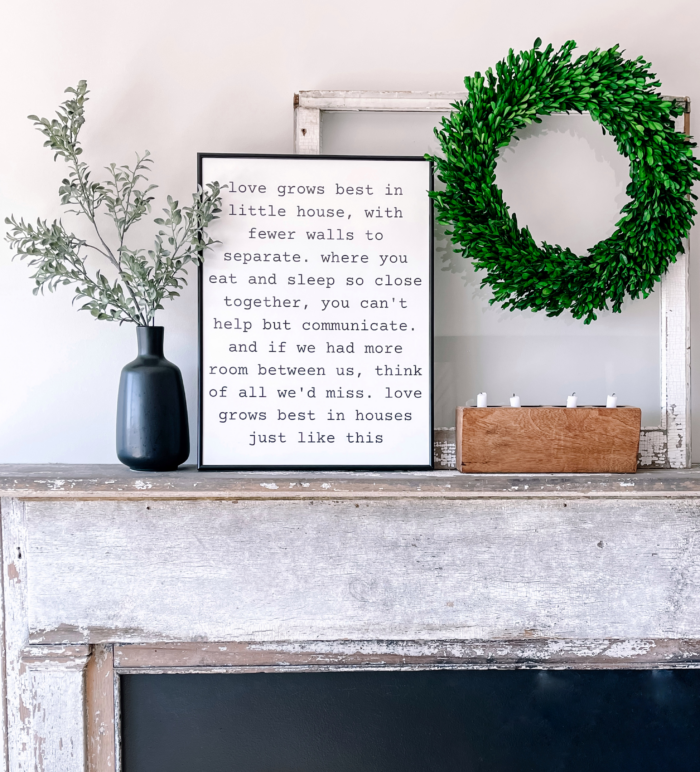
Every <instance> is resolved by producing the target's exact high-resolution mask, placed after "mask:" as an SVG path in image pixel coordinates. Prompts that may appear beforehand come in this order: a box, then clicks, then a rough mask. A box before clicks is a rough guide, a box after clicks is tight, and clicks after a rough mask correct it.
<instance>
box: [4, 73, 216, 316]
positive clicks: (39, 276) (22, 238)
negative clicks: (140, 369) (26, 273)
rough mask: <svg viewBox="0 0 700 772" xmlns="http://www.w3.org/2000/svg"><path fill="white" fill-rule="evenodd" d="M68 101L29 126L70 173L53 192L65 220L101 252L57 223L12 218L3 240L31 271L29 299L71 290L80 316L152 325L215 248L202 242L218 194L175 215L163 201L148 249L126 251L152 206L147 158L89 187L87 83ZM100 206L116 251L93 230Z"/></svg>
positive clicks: (206, 193) (210, 192) (211, 190)
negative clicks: (91, 268) (76, 222)
mask: <svg viewBox="0 0 700 772" xmlns="http://www.w3.org/2000/svg"><path fill="white" fill-rule="evenodd" d="M66 93H68V94H71V97H69V98H68V99H67V100H66V101H65V102H64V103H63V104H61V105H60V106H59V109H58V111H57V112H56V118H53V119H52V120H49V119H47V118H38V117H37V116H36V115H30V116H29V119H30V120H31V121H33V122H34V125H35V127H36V128H37V129H38V130H39V131H40V132H41V133H42V134H43V135H44V136H45V137H46V141H45V142H44V146H45V147H50V148H51V149H52V150H53V151H54V160H56V159H58V158H59V157H61V158H63V160H64V161H65V162H66V163H67V164H68V166H69V172H68V177H67V178H66V179H64V180H63V181H62V184H61V186H60V188H59V196H60V200H61V204H63V205H64V206H67V207H71V208H69V209H67V211H68V212H70V213H72V214H75V215H78V216H81V215H82V216H85V217H86V218H87V219H88V221H89V222H90V224H91V226H92V228H93V230H94V232H95V235H96V236H97V239H98V241H99V245H100V246H98V245H95V244H90V243H88V242H87V241H86V240H84V239H80V238H78V237H77V236H75V235H74V234H72V233H70V232H68V231H67V230H66V229H65V228H64V226H63V223H62V222H60V221H58V220H57V221H55V222H53V223H52V224H51V225H49V224H48V223H47V222H46V221H41V220H38V221H37V224H36V226H33V225H31V224H29V223H25V221H24V220H22V219H20V220H17V219H16V218H15V217H14V216H11V217H8V218H6V219H5V222H6V224H7V225H9V226H10V229H9V231H8V232H7V234H6V237H5V238H6V240H7V241H8V242H9V244H10V245H11V247H12V249H13V251H14V252H15V257H19V258H20V259H25V258H28V262H29V264H30V265H31V266H33V267H36V272H35V273H34V274H33V276H32V278H33V279H34V281H35V284H36V286H35V288H34V293H35V294H36V293H37V292H39V291H42V292H43V290H44V288H48V289H49V290H50V291H53V290H54V289H55V288H56V287H57V286H59V285H62V284H73V285H75V298H74V300H75V299H77V298H81V299H84V300H86V302H85V303H84V304H83V305H82V306H81V310H88V311H90V313H91V314H92V315H93V316H95V317H96V318H98V319H107V320H109V321H117V322H119V323H120V324H122V323H123V322H134V323H135V324H138V325H143V326H147V325H152V324H153V323H154V317H155V313H156V311H158V310H160V309H162V308H163V306H162V301H163V300H164V299H172V298H174V297H177V296H178V294H179V293H178V290H179V289H181V288H182V287H183V286H184V285H185V284H186V283H187V282H186V279H185V277H184V275H183V269H184V268H185V266H186V265H187V264H188V263H195V264H196V263H198V262H199V261H200V260H201V255H202V253H203V252H204V250H206V249H208V248H209V247H211V246H212V245H213V244H214V243H215V242H214V241H213V240H212V239H210V238H208V237H207V236H206V228H207V227H208V226H209V225H210V223H211V222H212V221H213V220H215V219H216V218H217V216H218V214H219V213H220V211H221V208H220V205H221V198H220V186H219V185H218V184H217V183H213V184H210V185H208V186H207V189H206V190H203V189H201V188H200V189H198V191H197V193H196V194H194V196H193V200H192V206H190V207H180V205H179V204H178V202H177V201H175V200H174V199H172V198H171V197H170V196H168V197H167V202H168V206H167V207H166V208H165V209H164V210H163V211H164V212H165V215H166V217H165V218H162V217H157V218H155V219H154V222H155V224H156V225H158V226H159V230H158V231H157V233H156V236H155V244H154V248H153V249H151V250H144V249H142V248H137V249H134V248H132V247H130V246H129V245H128V244H127V243H126V236H127V234H128V232H129V230H130V228H131V227H132V226H133V225H134V224H135V223H137V222H139V221H140V220H141V219H143V217H144V216H145V215H147V214H149V213H150V211H151V202H152V201H153V200H154V197H153V196H152V195H150V193H151V191H153V190H154V189H155V188H156V185H153V184H148V173H149V172H150V168H151V164H152V159H151V158H150V154H149V152H148V151H146V152H145V153H144V154H143V155H141V156H139V155H138V154H137V155H136V163H135V164H134V166H133V168H132V167H129V166H128V165H123V166H117V165H116V164H110V165H109V166H108V167H107V172H108V173H109V178H108V179H107V180H106V181H105V182H94V181H92V180H91V172H90V169H89V167H88V165H87V164H86V163H85V162H84V161H83V160H81V158H80V156H81V155H82V153H83V149H82V147H81V145H80V141H79V137H80V129H81V128H82V126H83V124H84V123H85V102H86V101H87V94H88V93H89V92H88V90H87V83H86V82H85V81H80V82H79V83H78V85H77V87H76V88H68V89H66ZM103 205H104V207H105V209H106V213H107V215H108V216H109V218H110V219H111V221H112V224H113V227H114V231H115V237H114V239H113V240H112V241H113V243H114V247H112V246H110V239H109V238H108V237H106V236H105V235H103V232H102V229H101V228H100V226H99V224H98V219H97V217H98V213H99V210H100V208H101V207H102V206H103ZM85 249H87V250H92V251H93V252H95V253H97V255H99V256H101V257H102V258H104V259H106V260H107V261H108V263H109V264H110V265H111V266H112V268H113V269H114V270H115V271H116V274H117V276H116V278H115V279H114V281H113V282H111V283H110V280H109V279H108V278H107V277H106V276H105V275H104V274H103V273H102V272H101V271H100V269H99V268H98V269H97V270H96V271H95V274H94V277H93V276H91V275H90V274H89V272H88V270H87V267H86V258H85V257H84V256H83V255H82V253H81V250H85Z"/></svg>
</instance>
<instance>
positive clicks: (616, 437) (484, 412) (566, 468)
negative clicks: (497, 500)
mask: <svg viewBox="0 0 700 772" xmlns="http://www.w3.org/2000/svg"><path fill="white" fill-rule="evenodd" d="M641 420H642V411H641V410H640V409H639V408H635V407H619V408H615V409H607V408H599V407H579V408H562V407H521V408H511V407H487V408H475V407H458V408H457V414H456V424H457V429H456V439H457V463H458V465H459V466H458V468H459V470H460V471H461V472H470V473H480V474H483V473H488V472H502V473H515V474H518V473H523V472H529V473H551V472H554V473H575V472H579V473H589V474H591V473H601V472H608V473H622V474H634V472H636V470H637V450H638V448H639V430H640V427H641Z"/></svg>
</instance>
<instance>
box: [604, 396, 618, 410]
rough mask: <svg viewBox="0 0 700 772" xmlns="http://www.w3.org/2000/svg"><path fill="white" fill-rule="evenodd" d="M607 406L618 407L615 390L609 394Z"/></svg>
mask: <svg viewBox="0 0 700 772" xmlns="http://www.w3.org/2000/svg"><path fill="white" fill-rule="evenodd" d="M605 407H617V397H616V396H615V392H613V393H612V394H608V401H607V402H606V403H605Z"/></svg>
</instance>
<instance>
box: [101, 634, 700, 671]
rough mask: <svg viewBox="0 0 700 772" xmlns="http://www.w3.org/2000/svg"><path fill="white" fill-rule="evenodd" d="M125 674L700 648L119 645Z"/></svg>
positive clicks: (694, 657) (521, 659)
mask: <svg viewBox="0 0 700 772" xmlns="http://www.w3.org/2000/svg"><path fill="white" fill-rule="evenodd" d="M114 664H115V667H116V668H117V671H118V672H119V673H123V672H129V673H139V672H154V671H157V672H160V673H170V672H172V673H182V672H210V671H211V669H216V670H217V671H219V672H259V671H269V670H288V669H307V670H337V669H348V668H355V669H373V670H375V669H376V670H378V669H411V670H418V669H426V668H439V667H446V668H468V669H485V668H504V669H505V668H507V669H520V668H569V669H586V670H593V669H595V670H599V669H602V668H625V669H630V668H651V667H665V668H666V667H668V668H673V667H678V668H690V667H698V666H700V640H671V641H669V640H650V639H604V640H598V639H590V638H589V639H544V640H515V641H405V640H404V641H401V640H399V641H311V642H297V641H270V642H266V643H227V642H219V643H171V644H167V643H165V644H160V645H156V646H154V645H148V644H118V645H116V646H115V647H114Z"/></svg>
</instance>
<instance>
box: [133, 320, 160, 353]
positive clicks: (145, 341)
mask: <svg viewBox="0 0 700 772" xmlns="http://www.w3.org/2000/svg"><path fill="white" fill-rule="evenodd" d="M163 330H164V328H163V327H140V326H139V327H137V328H136V340H137V341H138V344H139V356H140V357H161V358H162V357H163V356H164V354H163Z"/></svg>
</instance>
